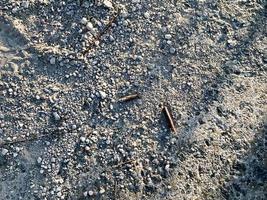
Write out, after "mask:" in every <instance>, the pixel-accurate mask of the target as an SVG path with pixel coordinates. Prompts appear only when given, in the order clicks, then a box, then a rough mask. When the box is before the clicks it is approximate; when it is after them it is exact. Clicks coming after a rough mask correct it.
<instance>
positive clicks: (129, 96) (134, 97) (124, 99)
mask: <svg viewBox="0 0 267 200" xmlns="http://www.w3.org/2000/svg"><path fill="white" fill-rule="evenodd" d="M137 98H140V95H139V94H138V93H135V94H131V95H127V96H124V97H121V98H120V99H119V101H121V102H124V101H131V100H134V99H137Z"/></svg>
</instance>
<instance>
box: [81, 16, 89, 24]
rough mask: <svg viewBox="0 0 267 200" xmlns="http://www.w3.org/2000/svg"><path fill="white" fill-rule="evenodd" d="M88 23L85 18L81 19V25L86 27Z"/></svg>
mask: <svg viewBox="0 0 267 200" xmlns="http://www.w3.org/2000/svg"><path fill="white" fill-rule="evenodd" d="M87 22H88V20H87V19H86V18H85V17H83V18H82V19H81V24H83V25H86V24H87Z"/></svg>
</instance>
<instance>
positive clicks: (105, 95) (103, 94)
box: [99, 91, 107, 99]
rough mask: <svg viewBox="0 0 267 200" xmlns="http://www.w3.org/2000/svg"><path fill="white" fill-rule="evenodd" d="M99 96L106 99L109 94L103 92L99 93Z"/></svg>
mask: <svg viewBox="0 0 267 200" xmlns="http://www.w3.org/2000/svg"><path fill="white" fill-rule="evenodd" d="M99 95H100V97H101V98H102V99H105V98H106V97H107V94H106V93H105V92H103V91H99Z"/></svg>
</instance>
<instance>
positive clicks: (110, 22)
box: [82, 9, 120, 55]
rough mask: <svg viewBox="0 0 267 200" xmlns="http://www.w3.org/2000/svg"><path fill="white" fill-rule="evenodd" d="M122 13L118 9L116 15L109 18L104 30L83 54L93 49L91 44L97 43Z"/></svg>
mask: <svg viewBox="0 0 267 200" xmlns="http://www.w3.org/2000/svg"><path fill="white" fill-rule="evenodd" d="M119 14H120V10H119V9H117V11H116V13H115V15H113V17H112V18H111V19H110V20H109V22H108V24H107V25H106V27H105V28H104V30H103V31H101V32H100V33H99V34H98V35H97V36H96V37H95V38H94V40H93V41H91V42H90V45H89V47H88V48H87V49H85V50H84V51H83V52H82V54H83V55H85V54H87V53H88V52H89V51H90V50H91V46H92V45H94V44H95V42H96V41H100V39H101V37H102V36H103V35H104V34H106V33H107V32H108V31H109V30H110V29H111V26H112V24H113V23H114V22H115V21H116V20H117V18H118V16H119Z"/></svg>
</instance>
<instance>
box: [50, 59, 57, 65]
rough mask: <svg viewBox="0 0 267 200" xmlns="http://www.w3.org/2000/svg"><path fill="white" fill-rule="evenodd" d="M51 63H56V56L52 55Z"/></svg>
mask: <svg viewBox="0 0 267 200" xmlns="http://www.w3.org/2000/svg"><path fill="white" fill-rule="evenodd" d="M50 64H51V65H54V64H56V58H55V57H52V58H51V59H50Z"/></svg>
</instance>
